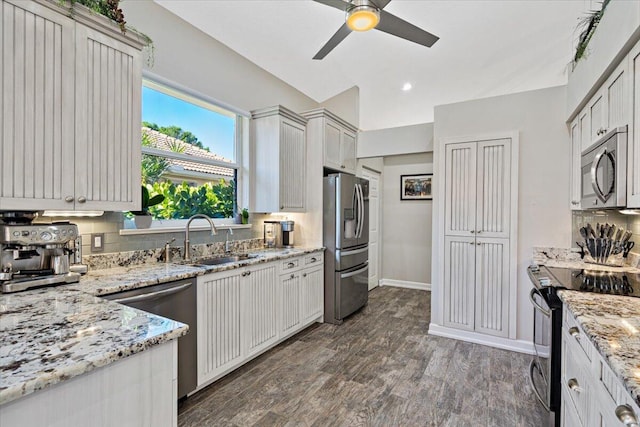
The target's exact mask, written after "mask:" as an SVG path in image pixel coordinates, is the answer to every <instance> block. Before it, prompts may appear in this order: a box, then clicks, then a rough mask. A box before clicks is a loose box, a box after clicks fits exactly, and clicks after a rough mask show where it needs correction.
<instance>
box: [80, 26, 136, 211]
mask: <svg viewBox="0 0 640 427" xmlns="http://www.w3.org/2000/svg"><path fill="white" fill-rule="evenodd" d="M76 46H77V47H76V51H77V53H76V169H75V174H76V192H75V193H76V209H97V210H134V209H136V208H139V206H138V205H139V203H140V167H141V166H140V164H141V163H140V162H141V130H140V127H141V122H140V120H141V119H140V114H141V103H140V102H141V101H140V99H141V98H140V96H141V95H140V94H141V90H142V71H141V69H142V68H141V67H142V64H141V59H140V53H139V51H138V50H137V49H135V48H133V47H130V46H128V45H126V44H124V43H121V42H119V41H117V40H114V39H112V38H110V37H107V36H105V35H103V34H102V33H99V32H97V31H95V30H92V29H90V28H87V27H85V26H83V25H77V29H76ZM83 200H85V202H83Z"/></svg>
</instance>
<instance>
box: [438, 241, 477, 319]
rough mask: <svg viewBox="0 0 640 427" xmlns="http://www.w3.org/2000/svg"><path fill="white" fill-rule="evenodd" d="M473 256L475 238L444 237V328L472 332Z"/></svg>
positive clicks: (473, 297)
mask: <svg viewBox="0 0 640 427" xmlns="http://www.w3.org/2000/svg"><path fill="white" fill-rule="evenodd" d="M475 254H476V244H475V237H457V236H453V237H451V236H446V237H445V254H444V264H445V271H444V281H445V283H446V286H444V324H445V326H450V327H454V328H457V329H466V330H469V331H472V330H473V329H474V300H475V279H476V277H475V276H476V272H475V261H476V256H475Z"/></svg>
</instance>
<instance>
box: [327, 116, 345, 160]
mask: <svg viewBox="0 0 640 427" xmlns="http://www.w3.org/2000/svg"><path fill="white" fill-rule="evenodd" d="M341 141H342V128H341V127H340V125H338V124H337V123H335V122H333V121H332V120H329V119H325V123H324V166H326V167H328V168H332V169H335V170H341V169H342V142H341Z"/></svg>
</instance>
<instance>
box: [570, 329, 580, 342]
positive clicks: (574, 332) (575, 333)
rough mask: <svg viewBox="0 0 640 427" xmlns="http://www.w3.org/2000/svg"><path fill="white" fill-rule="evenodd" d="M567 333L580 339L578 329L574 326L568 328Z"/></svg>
mask: <svg viewBox="0 0 640 427" xmlns="http://www.w3.org/2000/svg"><path fill="white" fill-rule="evenodd" d="M569 335H571V336H572V337H574V338H575V339H577V340H580V329H578V328H576V327H575V326H574V327H572V328H569Z"/></svg>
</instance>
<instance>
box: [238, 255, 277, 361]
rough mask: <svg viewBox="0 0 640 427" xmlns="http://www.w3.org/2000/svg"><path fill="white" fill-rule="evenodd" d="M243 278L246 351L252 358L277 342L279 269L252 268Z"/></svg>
mask: <svg viewBox="0 0 640 427" xmlns="http://www.w3.org/2000/svg"><path fill="white" fill-rule="evenodd" d="M247 271H248V272H250V273H251V274H249V275H247V276H245V277H244V282H243V285H242V286H243V287H244V289H245V292H246V293H245V295H246V297H247V303H246V307H247V313H246V316H247V334H246V336H247V349H248V350H247V351H248V355H249V356H250V355H251V354H253V353H257V352H259V351H261V350H263V349H264V348H265V347H267V346H269V345H270V344H271V343H273V342H274V341H275V340H276V339H277V338H278V299H279V294H278V280H277V276H276V265H270V266H267V267H259V268H251V269H249V270H247Z"/></svg>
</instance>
